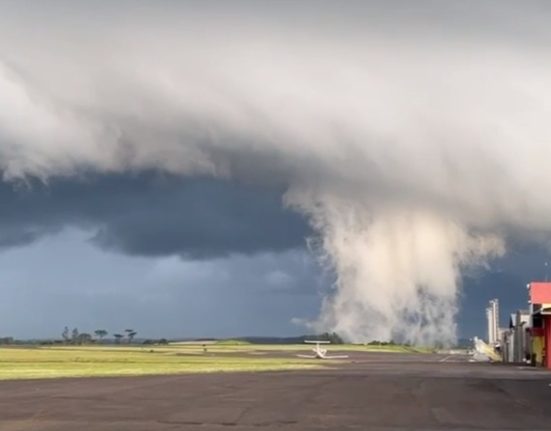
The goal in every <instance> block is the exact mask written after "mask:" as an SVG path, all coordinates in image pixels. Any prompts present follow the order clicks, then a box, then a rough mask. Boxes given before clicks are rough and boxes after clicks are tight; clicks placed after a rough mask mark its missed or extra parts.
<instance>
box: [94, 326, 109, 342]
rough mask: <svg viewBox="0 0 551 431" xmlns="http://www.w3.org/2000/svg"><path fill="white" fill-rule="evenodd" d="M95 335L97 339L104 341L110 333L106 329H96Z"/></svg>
mask: <svg viewBox="0 0 551 431" xmlns="http://www.w3.org/2000/svg"><path fill="white" fill-rule="evenodd" d="M94 334H96V337H98V338H99V339H100V340H103V337H105V336H106V335H107V334H108V332H107V331H106V330H105V329H96V330H95V331H94Z"/></svg>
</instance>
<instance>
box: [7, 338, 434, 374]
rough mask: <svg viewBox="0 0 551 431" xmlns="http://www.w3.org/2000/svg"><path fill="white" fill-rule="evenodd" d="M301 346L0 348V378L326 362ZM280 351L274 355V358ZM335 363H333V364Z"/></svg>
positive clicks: (402, 349) (355, 348)
mask: <svg viewBox="0 0 551 431" xmlns="http://www.w3.org/2000/svg"><path fill="white" fill-rule="evenodd" d="M310 348H311V346H308V345H305V344H285V345H274V344H264V345H262V344H242V343H235V344H232V343H230V342H228V343H222V344H218V343H216V344H205V345H203V344H201V343H197V344H192V343H182V344H177V343H175V344H168V345H162V346H129V345H90V346H61V345H60V346H44V347H35V346H28V347H5V348H0V380H6V379H33V378H54V377H92V376H136V375H155V374H182V373H212V372H237V371H277V370H293V369H311V368H318V367H321V366H327V364H325V363H323V364H322V363H320V362H317V361H312V360H309V359H300V358H297V357H296V353H297V352H299V351H302V352H308V351H309V350H310ZM330 349H331V350H333V351H345V352H394V353H411V352H415V353H425V352H428V351H429V349H423V348H413V347H408V346H399V345H387V346H366V345H360V344H342V345H334V346H331V348H330ZM275 352H280V355H279V356H278V357H273V354H274V353H275ZM335 363H336V362H331V364H335Z"/></svg>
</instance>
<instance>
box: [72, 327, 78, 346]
mask: <svg viewBox="0 0 551 431" xmlns="http://www.w3.org/2000/svg"><path fill="white" fill-rule="evenodd" d="M71 341H72V342H73V344H76V343H78V328H73V332H71Z"/></svg>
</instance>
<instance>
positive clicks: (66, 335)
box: [61, 326, 71, 343]
mask: <svg viewBox="0 0 551 431" xmlns="http://www.w3.org/2000/svg"><path fill="white" fill-rule="evenodd" d="M61 338H63V341H65V342H66V343H68V342H69V340H70V339H71V338H70V336H69V327H67V326H66V327H65V328H63V332H62V333H61Z"/></svg>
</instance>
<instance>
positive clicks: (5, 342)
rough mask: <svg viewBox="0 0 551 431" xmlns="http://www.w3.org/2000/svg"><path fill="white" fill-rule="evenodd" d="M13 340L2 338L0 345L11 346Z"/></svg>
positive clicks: (11, 338)
mask: <svg viewBox="0 0 551 431" xmlns="http://www.w3.org/2000/svg"><path fill="white" fill-rule="evenodd" d="M14 341H15V340H14V338H13V337H3V338H0V344H13V343H14Z"/></svg>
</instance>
